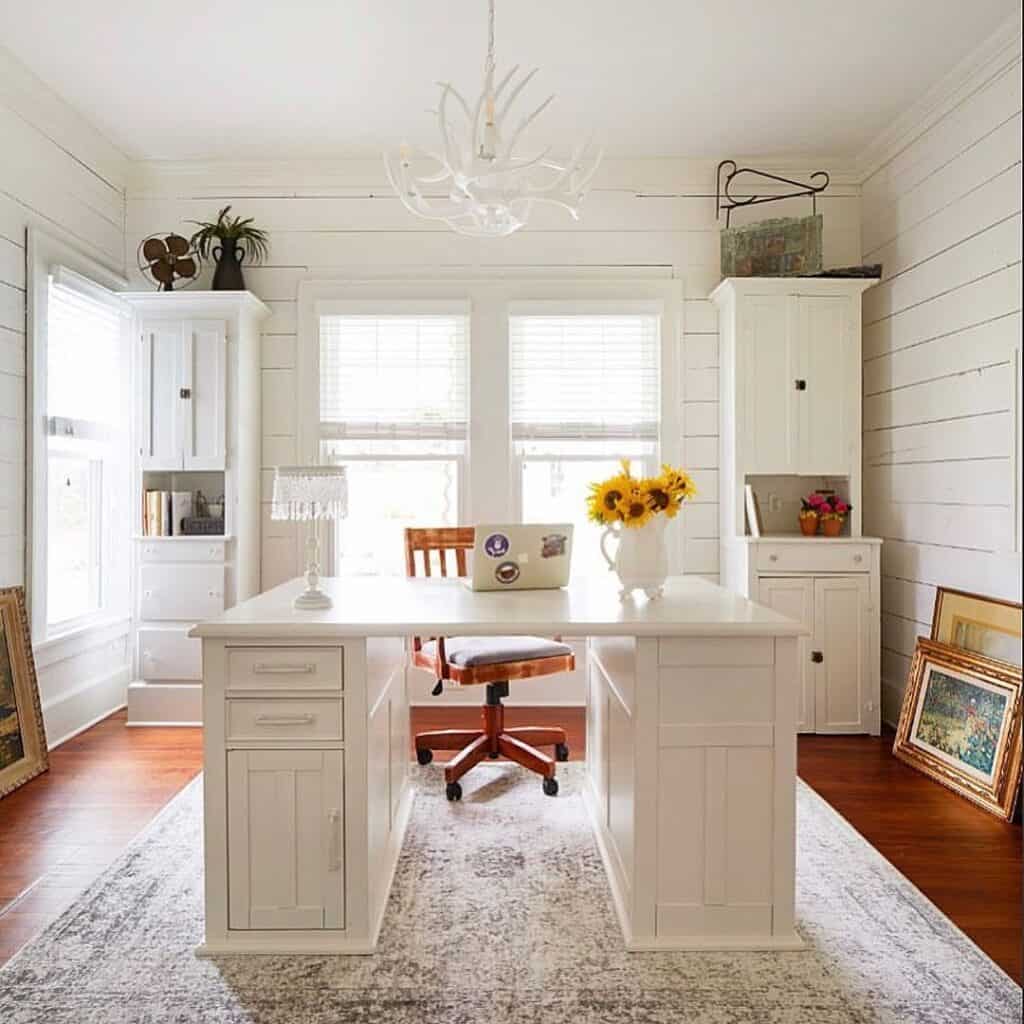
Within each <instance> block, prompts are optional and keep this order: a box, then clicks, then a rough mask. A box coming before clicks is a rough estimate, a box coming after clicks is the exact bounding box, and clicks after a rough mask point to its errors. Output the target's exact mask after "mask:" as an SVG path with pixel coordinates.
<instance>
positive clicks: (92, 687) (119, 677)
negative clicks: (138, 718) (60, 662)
mask: <svg viewBox="0 0 1024 1024" xmlns="http://www.w3.org/2000/svg"><path fill="white" fill-rule="evenodd" d="M129 678H130V676H129V672H128V669H127V667H125V668H121V669H118V670H117V671H116V672H111V673H110V674H109V675H106V676H100V677H98V678H96V679H91V680H88V681H87V682H85V683H83V684H82V685H81V686H76V687H75V688H74V689H73V690H72V691H70V692H69V693H64V694H61V695H60V696H59V697H56V698H54V699H53V700H50V701H47V702H46V703H45V704H43V721H44V723H45V725H46V733H47V737H48V738H47V744H46V745H47V748H48V749H49V750H55V749H56V748H57V747H59V746H60V745H61V744H62V743H67V741H68V740H70V739H73V738H74V737H75V736H77V735H78V734H79V733H82V732H85V730H86V729H90V728H92V726H94V725H95V724H96V723H97V722H102V721H103V719H104V718H108V717H109V716H110V715H112V714H113V713H114V712H115V711H120V710H121V709H122V708H123V707H124V706H125V701H126V697H125V687H126V686H127V685H128V679H129ZM51 734H56V736H57V738H56V739H49V736H50V735H51Z"/></svg>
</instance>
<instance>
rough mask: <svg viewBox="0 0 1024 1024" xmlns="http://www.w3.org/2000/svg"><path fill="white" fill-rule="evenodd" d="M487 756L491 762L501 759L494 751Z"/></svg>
mask: <svg viewBox="0 0 1024 1024" xmlns="http://www.w3.org/2000/svg"><path fill="white" fill-rule="evenodd" d="M487 756H488V757H489V758H490V759H491V760H492V761H497V760H498V758H499V757H501V754H499V753H497V751H495V752H494V753H488V754H487Z"/></svg>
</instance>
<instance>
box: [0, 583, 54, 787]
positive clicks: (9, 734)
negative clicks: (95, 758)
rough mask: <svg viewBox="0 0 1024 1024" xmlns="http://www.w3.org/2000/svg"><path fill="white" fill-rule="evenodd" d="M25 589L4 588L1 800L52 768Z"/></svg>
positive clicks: (0, 612)
mask: <svg viewBox="0 0 1024 1024" xmlns="http://www.w3.org/2000/svg"><path fill="white" fill-rule="evenodd" d="M49 764H50V761H49V755H48V753H47V749H46V734H45V732H44V731H43V713H42V709H41V707H40V704H39V685H38V683H37V681H36V668H35V662H34V661H33V659H32V640H31V637H30V636H29V631H28V615H27V614H26V612H25V591H24V590H23V589H22V588H21V587H5V588H2V589H0V796H4V795H5V794H7V793H10V792H11V790H12V789H17V788H18V786H21V785H23V784H24V783H26V782H28V780H29V779H31V778H34V777H35V776H36V775H38V774H39V773H40V772H45V771H46V769H47V768H48V767H49Z"/></svg>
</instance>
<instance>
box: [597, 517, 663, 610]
mask: <svg viewBox="0 0 1024 1024" xmlns="http://www.w3.org/2000/svg"><path fill="white" fill-rule="evenodd" d="M665 526H666V519H665V517H664V516H655V517H654V518H653V519H652V520H651V521H650V522H649V523H647V524H646V525H645V526H640V527H636V528H635V529H631V528H629V527H625V526H623V525H622V524H621V523H615V524H613V525H611V526H606V527H605V530H604V533H602V534H601V554H602V555H604V560H605V561H606V562H607V563H608V568H609V569H614V570H615V572H616V573H617V574H618V577H619V583H620V584H621V585H622V589H621V590H620V591H619V600H620V601H625V600H626V598H627V597H629V595H630V594H631V593H632V592H633V591H634V590H642V591H643V592H644V593H645V594H646V595H647V596H648V597H649V598H651V599H652V600H653V599H654V598H656V597H661V594H662V591H663V589H664V586H665V579H666V577H667V576H668V551H667V549H666V547H665ZM609 537H617V538H618V541H619V547H618V550H617V551H616V552H615V557H614V558H612V557H611V555H609V554H608V538H609Z"/></svg>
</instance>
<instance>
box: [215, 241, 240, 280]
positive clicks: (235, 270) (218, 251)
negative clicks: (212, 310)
mask: <svg viewBox="0 0 1024 1024" xmlns="http://www.w3.org/2000/svg"><path fill="white" fill-rule="evenodd" d="M213 258H214V259H215V260H216V261H217V269H216V270H214V272H213V290H214V291H215V292H244V291H245V278H244V277H243V276H242V260H243V259H244V258H245V250H244V249H241V248H239V245H238V242H236V241H235V240H234V239H233V238H224V239H221V244H220V245H218V246H216V247H215V248H214V250H213Z"/></svg>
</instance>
